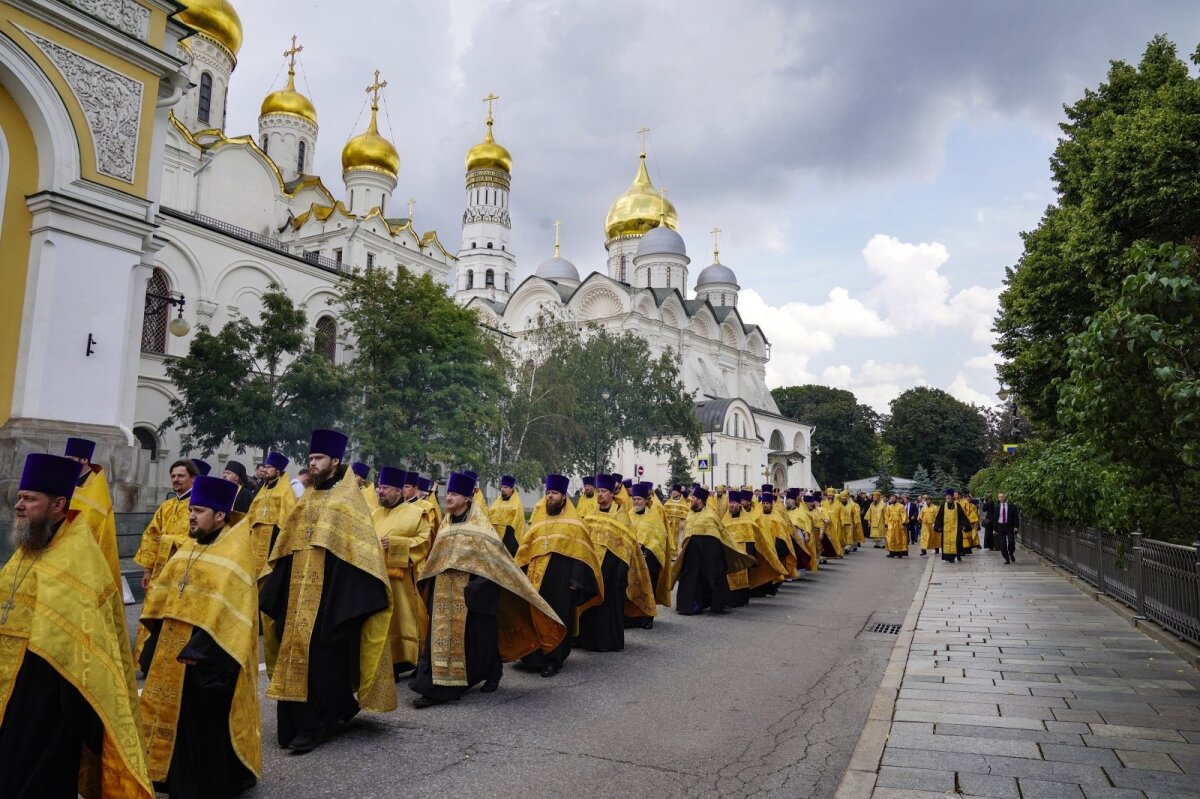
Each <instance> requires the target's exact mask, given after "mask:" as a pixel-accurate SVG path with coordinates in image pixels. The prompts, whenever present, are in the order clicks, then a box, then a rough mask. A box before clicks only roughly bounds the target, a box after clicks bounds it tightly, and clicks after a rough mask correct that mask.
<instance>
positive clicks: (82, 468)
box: [63, 438, 121, 586]
mask: <svg viewBox="0 0 1200 799" xmlns="http://www.w3.org/2000/svg"><path fill="white" fill-rule="evenodd" d="M63 454H64V455H66V456H67V457H68V458H70V459H71V460H73V461H76V462H77V463H78V464H79V480H78V481H77V482H76V483H75V493H74V494H72V495H71V508H72V509H73V510H78V511H79V513H80V515H81V516H84V517H85V521H86V522H87V525H88V527H90V528H91V530H92V534H93V535H95V536H96V543H97V544H99V545H100V551H101V552H103V553H104V559H105V560H107V561H108V567H109V568H110V569H112V573H113V579H114V580H115V581H116V583H117V585H118V586H119V585H121V561H120V557H119V555H118V554H117V517H116V515H115V514H114V513H113V504H112V495H111V494H110V493H109V491H108V481H107V480H106V479H105V478H104V469H103V467H101V466H100V464H98V463H94V462H93V461H92V456H93V455H95V454H96V442H95V441H90V440H88V439H86V438H68V439H67V447H66V450H65V451H64V453H63Z"/></svg>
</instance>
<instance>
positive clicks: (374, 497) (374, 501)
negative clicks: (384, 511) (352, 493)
mask: <svg viewBox="0 0 1200 799" xmlns="http://www.w3.org/2000/svg"><path fill="white" fill-rule="evenodd" d="M359 491H361V492H362V497H363V499H364V500H365V501H366V503H367V509H368V510H370V511H374V510H375V509H376V508H378V507H379V490H378V489H377V488H376V487H375V484H374V483H363V485H362V488H360V489H359Z"/></svg>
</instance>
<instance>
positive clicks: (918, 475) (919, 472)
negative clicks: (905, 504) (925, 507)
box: [912, 463, 939, 497]
mask: <svg viewBox="0 0 1200 799" xmlns="http://www.w3.org/2000/svg"><path fill="white" fill-rule="evenodd" d="M912 480H913V486H912V490H913V493H915V494H916V495H917V496H920V495H921V494H925V495H926V496H929V497H932V496H934V495H936V494H938V493H939V490H938V487H937V486H936V485H934V482H933V478H932V477H930V476H929V472H928V470H926V468H925V467H924V466H922V465H921V464H919V463H918V464H917V468H916V469H915V470H914V471H913V476H912Z"/></svg>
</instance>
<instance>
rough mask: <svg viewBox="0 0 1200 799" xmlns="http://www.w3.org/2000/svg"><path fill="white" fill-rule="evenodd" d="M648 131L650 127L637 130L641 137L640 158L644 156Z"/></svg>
mask: <svg viewBox="0 0 1200 799" xmlns="http://www.w3.org/2000/svg"><path fill="white" fill-rule="evenodd" d="M649 132H650V128H641V129H639V130H638V135H639V136H641V137H642V158H645V157H646V134H647V133H649Z"/></svg>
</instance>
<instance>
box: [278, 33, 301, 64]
mask: <svg viewBox="0 0 1200 799" xmlns="http://www.w3.org/2000/svg"><path fill="white" fill-rule="evenodd" d="M303 49H304V45H302V44H301V45H298V44H296V34H294V33H293V34H292V46H291V48H290V49H287V50H284V51H283V57H284V58H286V59H287V60H288V72H294V71H295V70H296V56H297V55H299V54H300V51H301V50H303Z"/></svg>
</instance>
